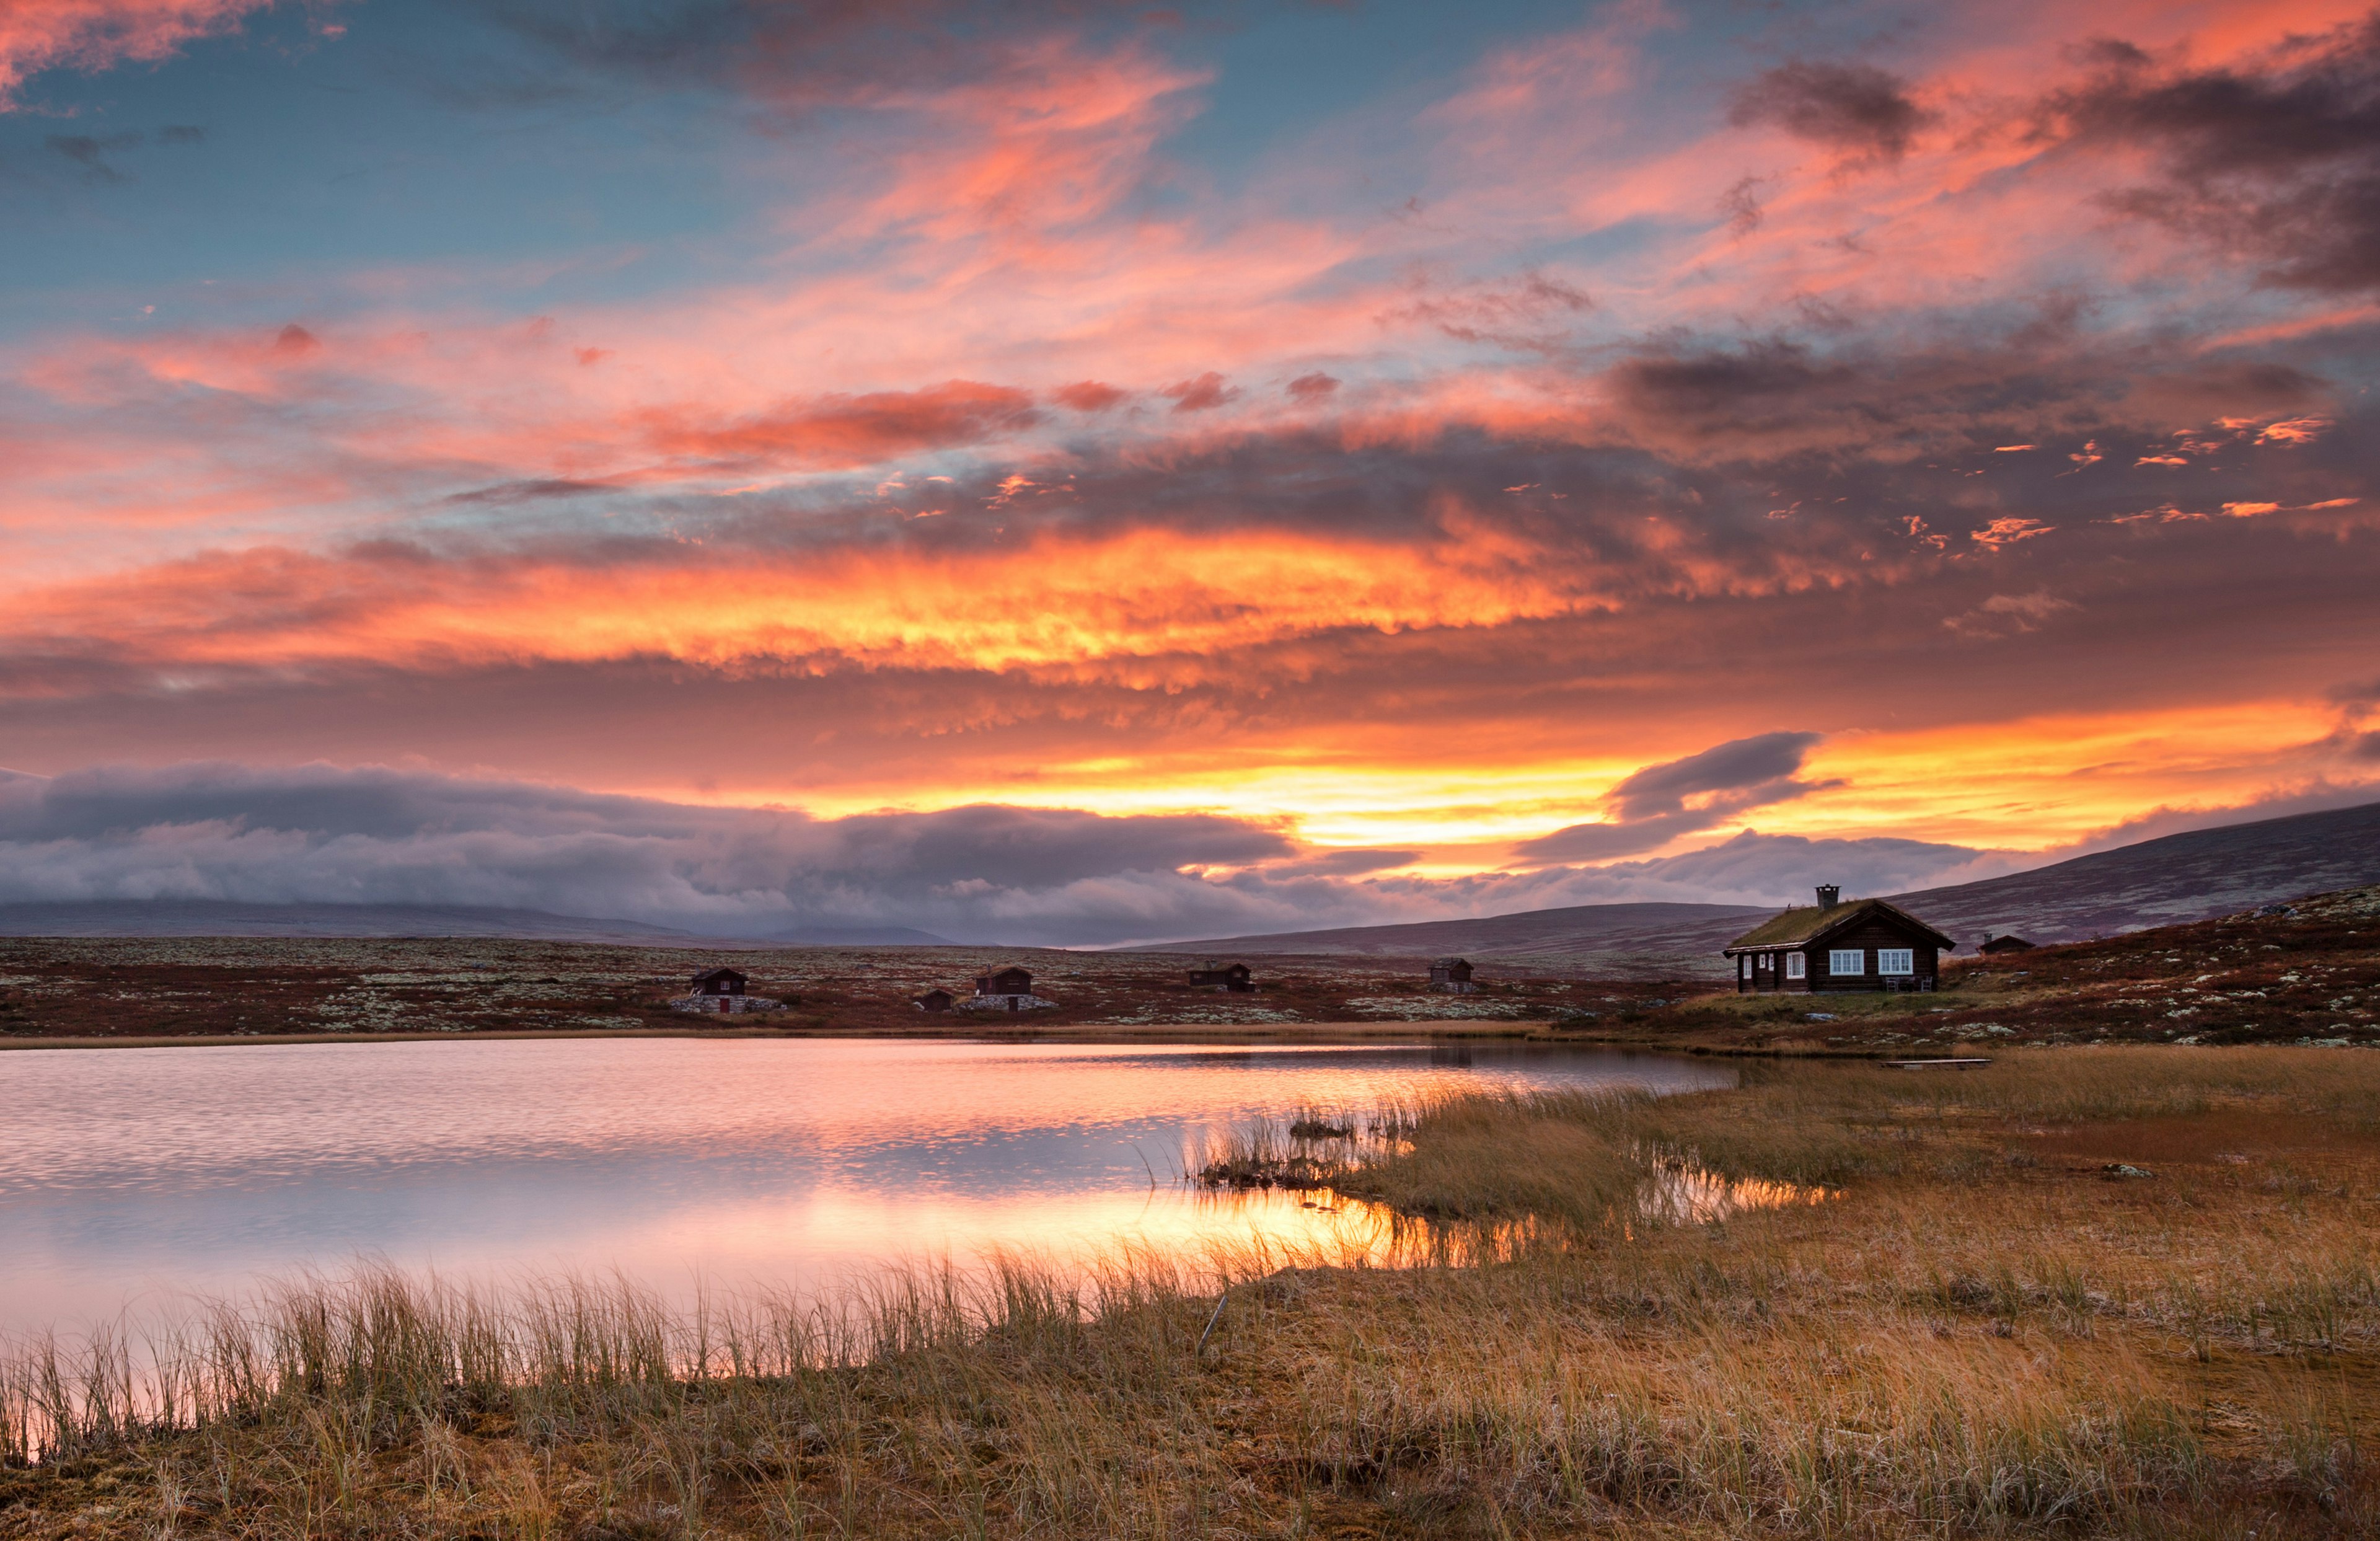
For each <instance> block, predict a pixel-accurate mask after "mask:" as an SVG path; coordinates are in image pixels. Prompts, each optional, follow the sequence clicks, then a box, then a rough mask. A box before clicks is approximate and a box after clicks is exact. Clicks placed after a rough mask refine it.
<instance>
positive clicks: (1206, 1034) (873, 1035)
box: [0, 1018, 1870, 1059]
mask: <svg viewBox="0 0 2380 1541" xmlns="http://www.w3.org/2000/svg"><path fill="white" fill-rule="evenodd" d="M541 1038H555V1039H572V1038H692V1039H698V1040H713V1041H717V1040H725V1039H746V1038H867V1039H874V1040H878V1041H881V1042H887V1043H902V1042H921V1043H954V1042H955V1043H1048V1042H1059V1043H1362V1042H1366V1041H1369V1040H1395V1041H1401V1042H1403V1041H1412V1040H1415V1039H1423V1040H1442V1041H1445V1042H1450V1043H1477V1042H1495V1041H1501V1042H1507V1043H1559V1044H1565V1045H1569V1046H1571V1047H1573V1048H1581V1049H1608V1050H1623V1051H1632V1052H1637V1053H1646V1054H1686V1053H1692V1054H1698V1055H1712V1054H1718V1055H1726V1056H1730V1057H1733V1056H1737V1055H1755V1056H1763V1057H1770V1058H1775V1057H1779V1051H1777V1050H1730V1049H1726V1048H1714V1047H1710V1046H1699V1045H1698V1046H1694V1047H1691V1048H1690V1047H1688V1046H1685V1045H1675V1046H1668V1045H1658V1044H1645V1043H1633V1042H1622V1041H1621V1040H1618V1039H1614V1038H1609V1037H1589V1036H1587V1035H1585V1034H1580V1033H1565V1032H1556V1031H1554V1030H1553V1029H1552V1028H1551V1027H1550V1026H1548V1025H1546V1024H1544V1023H1522V1022H1513V1021H1511V1020H1509V1019H1497V1018H1455V1019H1426V1020H1423V1021H1418V1022H1404V1021H1396V1022H1378V1021H1369V1020H1366V1021H1358V1022H1314V1023H1294V1024H1291V1023H1246V1024H1223V1023H1201V1022H1184V1023H1168V1022H1148V1023H1140V1022H1135V1023H1104V1024H1101V1023H1073V1024H1065V1025H1050V1026H1042V1027H1029V1028H1012V1029H1009V1030H1007V1031H1001V1030H998V1029H989V1028H983V1029H976V1030H973V1031H967V1030H962V1029H953V1030H951V1031H947V1032H941V1031H925V1030H920V1031H917V1032H897V1033H888V1032H883V1031H880V1030H876V1029H869V1028H852V1029H836V1028H823V1027H678V1028H672V1027H551V1028H540V1027H507V1028H492V1029H488V1030H484V1031H477V1032H457V1033H442V1032H411V1033H406V1032H399V1033H182V1034H175V1033H144V1034H131V1033H128V1034H123V1035H121V1036H108V1037H101V1036H96V1035H93V1036H89V1037H84V1036H74V1035H44V1036H40V1037H34V1036H30V1035H27V1036H24V1037H6V1036H0V1051H6V1050H60V1049H236V1048H243V1047H249V1046H256V1045H269V1044H322V1043H484V1042H490V1041H522V1040H532V1039H541ZM1795 1057H1808V1058H1860V1059H1864V1058H1868V1057H1870V1056H1867V1055H1863V1054H1852V1055H1844V1054H1841V1053H1840V1052H1839V1051H1837V1052H1828V1053H1825V1054H1812V1055H1807V1056H1795Z"/></svg>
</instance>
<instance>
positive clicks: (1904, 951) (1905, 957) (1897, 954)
mask: <svg viewBox="0 0 2380 1541" xmlns="http://www.w3.org/2000/svg"><path fill="white" fill-rule="evenodd" d="M1876 972H1877V973H1878V974H1914V973H1916V972H1917V954H1916V953H1913V952H1912V951H1910V950H1909V949H1908V948H1906V947H1879V948H1877V949H1876Z"/></svg>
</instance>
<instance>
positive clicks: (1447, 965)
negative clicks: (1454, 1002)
mask: <svg viewBox="0 0 2380 1541" xmlns="http://www.w3.org/2000/svg"><path fill="white" fill-rule="evenodd" d="M1429 988H1430V989H1434V990H1436V991H1438V993H1439V994H1440V995H1476V994H1478V993H1479V987H1478V986H1477V985H1475V984H1473V983H1472V982H1471V960H1470V959H1468V958H1440V959H1439V960H1438V962H1436V963H1434V964H1432V965H1429Z"/></svg>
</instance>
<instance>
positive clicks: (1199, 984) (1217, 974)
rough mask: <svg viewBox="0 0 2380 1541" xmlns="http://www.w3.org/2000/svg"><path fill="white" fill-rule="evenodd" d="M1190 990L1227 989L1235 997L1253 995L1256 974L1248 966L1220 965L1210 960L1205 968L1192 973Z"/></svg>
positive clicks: (1196, 969) (1195, 969)
mask: <svg viewBox="0 0 2380 1541" xmlns="http://www.w3.org/2000/svg"><path fill="white" fill-rule="evenodd" d="M1190 988H1191V989H1225V990H1230V991H1232V992H1233V994H1235V995H1247V994H1251V993H1253V992H1254V991H1255V989H1256V988H1257V986H1256V977H1255V975H1254V972H1253V971H1252V970H1251V969H1250V968H1249V967H1248V965H1245V964H1244V963H1235V964H1226V963H1218V962H1216V961H1215V960H1214V959H1212V958H1208V960H1207V962H1206V965H1205V966H1204V967H1200V968H1194V969H1192V970H1191V971H1190Z"/></svg>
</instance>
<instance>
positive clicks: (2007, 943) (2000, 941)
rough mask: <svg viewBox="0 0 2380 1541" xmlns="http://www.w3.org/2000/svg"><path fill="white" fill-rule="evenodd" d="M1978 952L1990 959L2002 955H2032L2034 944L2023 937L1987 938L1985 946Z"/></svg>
mask: <svg viewBox="0 0 2380 1541" xmlns="http://www.w3.org/2000/svg"><path fill="white" fill-rule="evenodd" d="M1976 951H1977V952H1979V953H1984V954H1985V955H1986V956H1989V957H1998V955H1999V954H2000V953H2030V952H2032V951H2033V943H2031V942H2029V941H2027V940H2024V938H2022V937H1985V939H1984V944H1983V946H1981V947H1979V948H1977V949H1976Z"/></svg>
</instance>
